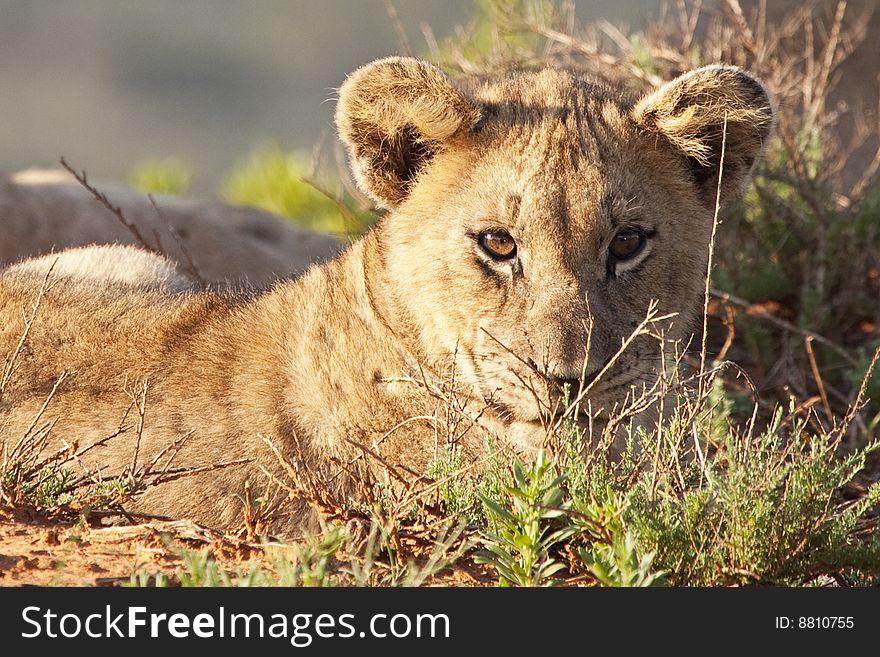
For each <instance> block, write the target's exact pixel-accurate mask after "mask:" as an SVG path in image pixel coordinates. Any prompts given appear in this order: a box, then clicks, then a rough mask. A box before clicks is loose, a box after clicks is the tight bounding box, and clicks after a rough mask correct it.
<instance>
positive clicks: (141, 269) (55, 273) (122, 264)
mask: <svg viewBox="0 0 880 657" xmlns="http://www.w3.org/2000/svg"><path fill="white" fill-rule="evenodd" d="M5 271H6V273H10V274H19V275H30V276H33V277H36V278H38V279H41V280H42V279H45V278H46V277H47V276H51V277H52V278H53V279H54V278H76V279H80V280H86V281H90V282H93V283H99V284H108V283H109V284H121V285H127V286H129V287H141V288H149V289H154V290H158V291H161V292H166V293H168V294H176V293H178V292H184V291H193V290H198V289H199V288H200V281H198V280H197V279H195V278H193V277H192V276H191V275H188V274H187V273H186V272H183V271H181V270H180V269H179V268H178V267H177V266H175V264H174V263H172V262H171V261H170V260H168V259H167V258H164V257H162V256H160V255H158V254H156V253H152V252H150V251H146V250H145V249H141V248H138V247H136V246H130V245H123V244H98V245H93V246H83V247H80V248H77V249H66V250H65V251H61V252H59V253H50V254H48V255H45V256H42V257H40V258H30V259H28V260H24V261H22V262H19V263H16V264H14V265H11V266H9V267H7V268H6V270H5Z"/></svg>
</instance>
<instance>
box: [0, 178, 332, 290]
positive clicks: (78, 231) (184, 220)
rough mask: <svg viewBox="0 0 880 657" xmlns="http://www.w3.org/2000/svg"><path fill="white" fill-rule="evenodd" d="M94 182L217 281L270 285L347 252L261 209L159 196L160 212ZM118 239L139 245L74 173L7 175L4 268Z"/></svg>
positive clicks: (170, 251)
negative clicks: (53, 253)
mask: <svg viewBox="0 0 880 657" xmlns="http://www.w3.org/2000/svg"><path fill="white" fill-rule="evenodd" d="M90 184H93V185H94V186H95V187H96V188H97V189H98V190H99V191H101V192H102V193H104V194H106V195H107V197H108V198H109V199H110V201H111V202H112V203H113V204H114V205H116V206H118V207H120V208H121V209H122V211H123V214H124V216H125V218H126V220H127V221H129V222H130V223H132V224H134V225H135V226H137V227H138V230H139V232H140V234H141V235H142V237H143V238H144V240H146V241H147V243H148V244H149V245H150V246H152V247H156V246H158V247H159V250H160V251H162V252H163V253H165V254H167V255H168V257H169V258H170V259H171V260H173V261H175V262H177V263H178V264H180V265H188V259H187V256H186V254H185V253H184V252H183V249H185V250H186V251H187V253H188V254H189V257H190V258H192V261H193V264H194V265H195V266H196V268H197V269H198V272H199V274H200V275H201V276H202V278H203V279H204V280H205V281H206V282H208V283H211V284H213V283H227V282H231V283H247V284H251V285H254V286H257V287H264V286H267V285H269V284H271V283H273V282H274V281H276V280H278V279H279V278H290V277H293V276H297V275H299V274H301V273H302V272H303V271H305V270H306V269H307V268H308V267H309V265H311V264H312V263H314V262H319V261H322V260H326V259H328V258H330V257H332V256H334V255H335V254H337V253H338V252H339V251H341V250H342V243H341V242H340V240H338V239H336V238H334V237H331V236H329V235H323V234H319V233H313V232H311V231H308V230H305V229H303V228H300V227H298V226H295V225H294V224H292V223H291V222H289V221H286V220H284V219H281V218H280V217H276V216H274V215H271V214H268V213H266V212H262V211H260V210H256V209H253V208H245V207H235V206H230V205H226V204H224V203H220V202H218V201H195V200H186V199H180V198H176V197H171V196H161V195H160V196H156V197H155V201H156V207H158V210H157V209H156V207H154V205H153V204H152V203H151V202H150V199H149V198H148V197H147V195H146V194H143V193H141V192H137V191H135V190H132V189H129V188H127V187H124V186H122V185H120V184H118V183H109V182H103V181H97V182H96V181H90ZM169 227H171V228H172V229H173V231H174V233H175V234H176V238H175V236H174V235H172V232H171V231H170V230H169ZM157 238H158V242H159V243H158V245H157ZM112 243H119V244H134V245H139V242H138V241H137V239H136V238H135V237H134V236H133V235H132V233H131V232H130V231H129V230H128V229H127V228H126V227H125V226H123V225H122V223H121V222H120V221H119V220H118V219H117V218H116V217H115V216H113V214H112V213H111V212H110V211H109V210H108V209H107V208H106V207H104V206H103V205H102V204H101V203H100V202H98V201H97V200H96V199H95V198H94V197H93V196H92V194H91V193H90V192H89V191H88V190H86V189H85V188H84V187H83V186H82V185H80V184H79V183H78V182H77V181H76V180H75V179H74V178H73V176H72V175H71V174H70V173H68V172H67V171H62V170H39V169H35V170H27V171H19V172H17V173H13V174H8V175H6V176H0V267H2V266H3V265H9V264H11V263H14V262H17V261H19V260H22V259H24V258H29V257H34V256H39V255H44V254H48V253H51V252H56V251H60V250H62V249H66V248H69V247H77V246H88V245H92V244H112Z"/></svg>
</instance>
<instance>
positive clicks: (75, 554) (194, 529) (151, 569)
mask: <svg viewBox="0 0 880 657" xmlns="http://www.w3.org/2000/svg"><path fill="white" fill-rule="evenodd" d="M223 543H224V540H223V538H222V537H221V536H220V535H219V534H216V533H213V532H211V531H209V530H205V529H203V528H201V527H198V526H197V525H194V524H193V523H189V522H152V523H149V524H143V525H132V526H124V527H91V526H89V525H87V524H85V523H82V522H76V523H71V522H50V521H38V520H37V521H19V520H2V519H0V586H114V585H120V584H123V583H126V582H128V581H129V580H130V578H131V576H132V575H133V574H136V573H151V574H152V573H157V572H162V573H166V574H173V573H174V572H175V571H176V570H177V568H178V567H179V566H180V564H181V562H182V556H181V555H182V554H183V552H184V550H194V549H196V550H198V549H205V548H208V549H210V551H211V553H212V556H213V557H214V558H215V559H217V561H218V562H219V563H220V564H221V565H222V566H223V567H225V568H228V569H232V570H234V569H235V568H236V567H241V568H242V569H244V570H247V568H248V567H249V565H250V563H251V562H252V561H253V560H254V554H253V551H249V550H244V551H243V550H240V549H239V550H237V549H233V548H234V546H232V545H230V544H228V543H227V544H225V545H223Z"/></svg>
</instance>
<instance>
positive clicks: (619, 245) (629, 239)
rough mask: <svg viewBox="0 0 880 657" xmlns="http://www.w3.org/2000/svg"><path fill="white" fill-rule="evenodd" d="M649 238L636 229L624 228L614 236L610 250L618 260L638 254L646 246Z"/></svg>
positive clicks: (627, 258)
mask: <svg viewBox="0 0 880 657" xmlns="http://www.w3.org/2000/svg"><path fill="white" fill-rule="evenodd" d="M646 241H647V238H646V237H645V234H644V233H641V232H639V231H636V230H624V231H621V232H619V233H617V235H615V236H614V239H613V240H611V244H610V245H609V246H608V251H609V252H610V253H611V255H612V256H614V258H615V260H617V261H618V262H619V261H621V260H629V259H630V258H634V257H635V256H637V255H638V254H639V253H640V252H641V250H642V249H643V248H644V246H645V242H646Z"/></svg>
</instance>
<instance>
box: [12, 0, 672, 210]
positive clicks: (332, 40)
mask: <svg viewBox="0 0 880 657" xmlns="http://www.w3.org/2000/svg"><path fill="white" fill-rule="evenodd" d="M481 4H484V3H480V2H479V1H477V2H475V1H474V0H443V1H442V2H439V1H437V0H395V1H394V3H393V4H391V3H388V2H386V1H385V0H249V1H247V2H243V1H241V0H187V1H186V2H179V0H151V1H150V2H137V1H134V0H75V1H71V2H51V1H44V0H0V61H2V66H0V89H2V92H0V117H2V120H0V170H5V171H13V170H18V169H22V168H25V167H32V166H39V167H53V166H57V165H58V161H59V158H60V157H61V156H62V155H63V156H65V157H66V158H67V160H68V161H69V162H70V163H71V165H73V166H74V167H76V168H78V169H85V170H87V171H88V173H89V174H90V175H95V176H98V177H100V178H105V179H113V180H125V179H127V178H130V177H131V176H132V175H137V171H134V170H135V169H136V168H137V166H138V165H139V164H140V165H141V166H142V167H143V166H146V167H147V169H150V167H149V166H147V165H149V163H150V162H151V161H152V160H153V159H154V158H159V159H161V160H162V161H163V162H162V163H163V166H162V167H160V168H161V170H162V175H164V176H166V177H167V176H169V175H170V176H174V175H175V170H176V171H177V173H176V175H177V176H178V177H180V178H188V181H187V182H188V184H189V185H191V186H192V192H193V193H194V194H198V195H207V194H211V193H216V191H217V190H218V188H219V187H220V186H221V185H222V184H223V181H224V179H225V178H226V177H228V175H229V172H230V170H231V169H232V168H233V167H234V165H235V164H236V163H237V162H241V161H242V159H243V158H247V156H248V155H249V153H251V152H252V151H253V149H255V148H257V147H258V146H259V145H261V144H263V145H266V144H269V143H271V144H274V145H277V146H278V148H279V149H281V150H283V151H289V150H302V151H304V152H305V153H308V152H309V151H311V149H312V148H313V147H315V145H316V144H319V143H321V141H322V140H324V141H327V140H332V139H333V138H334V134H333V126H332V116H333V110H334V102H333V98H334V89H335V88H336V87H338V86H339V85H340V84H341V82H342V81H343V79H344V78H345V76H346V74H348V73H349V72H351V71H353V70H354V69H355V68H357V67H358V66H360V65H362V64H365V63H366V62H368V61H370V60H372V59H375V58H378V57H382V56H386V55H393V54H404V53H406V52H407V51H409V52H411V53H412V54H417V55H420V54H421V55H424V54H427V53H428V51H429V45H428V44H429V43H430V42H431V41H432V40H436V41H437V42H440V43H442V42H443V41H444V39H446V38H447V37H448V36H452V35H453V34H454V33H455V31H456V28H457V27H459V28H466V27H467V26H468V24H469V23H471V22H472V21H473V20H474V17H475V15H476V14H477V13H479V12H480V11H481V10H482V9H483V7H481ZM576 11H577V15H578V17H579V18H581V19H583V20H593V19H597V18H600V17H601V18H606V19H608V20H611V21H614V22H625V23H628V24H630V25H632V26H633V27H634V28H640V27H642V26H643V25H644V24H645V23H646V22H647V21H648V20H650V18H651V17H653V16H655V15H656V14H657V12H658V11H659V3H655V2H637V1H634V0H592V1H590V2H580V3H578V4H577V5H576ZM404 35H405V36H404ZM262 152H264V153H265V148H264V150H263V151H262ZM168 158H173V160H171V161H169V159H168ZM133 171H134V174H133ZM155 171H156V167H153V168H152V175H158V174H156V173H155ZM140 175H146V176H147V177H149V175H151V171H144V170H143V169H142V170H141V172H140ZM135 182H137V181H135ZM178 184H180V181H178ZM147 186H150V185H147ZM171 191H181V190H171Z"/></svg>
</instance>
